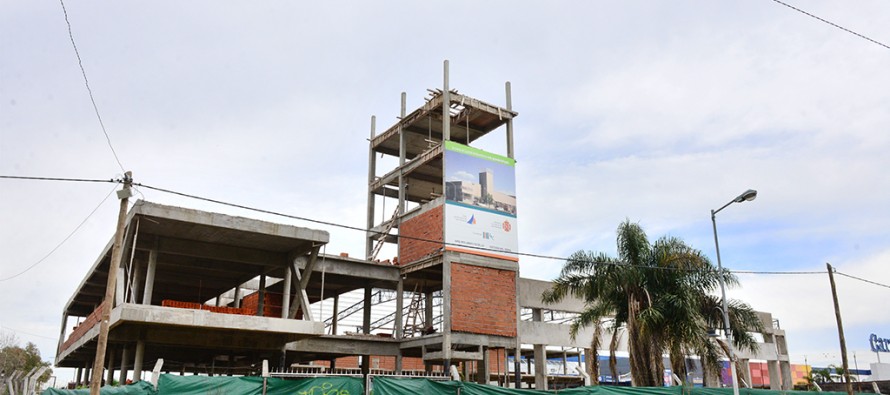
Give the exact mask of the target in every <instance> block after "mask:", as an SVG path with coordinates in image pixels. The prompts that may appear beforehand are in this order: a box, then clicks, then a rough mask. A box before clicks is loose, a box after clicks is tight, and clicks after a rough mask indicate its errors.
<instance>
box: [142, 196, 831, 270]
mask: <svg viewBox="0 0 890 395" xmlns="http://www.w3.org/2000/svg"><path fill="white" fill-rule="evenodd" d="M133 185H134V186H140V187H143V188H146V189H151V190H155V191H158V192H164V193H169V194H173V195H177V196H181V197H187V198H190V199H196V200H201V201H205V202H210V203H216V204H221V205H224V206H229V207H235V208H240V209H244V210H249V211H254V212H258V213H263V214H270V215H275V216H280V217H284V218H290V219H295V220H299V221H306V222H311V223H315V224H320V225H327V226H333V227H337V228H343V229H349V230H355V231H360V232H365V233H374V234H377V235H381V236H382V235H383V233H382V232H378V231H374V230H371V229H365V228H361V227H358V226H350V225H344V224H338V223H335V222H329V221H321V220H317V219H312V218H306V217H300V216H296V215H290V214H284V213H280V212H277V211H272V210H265V209H260V208H255V207H250V206H245V205H242V204H237V203H229V202H225V201H222V200H217V199H211V198H205V197H202V196H197V195H192V194H188V193H184V192H177V191H173V190H169V189H164V188H159V187H155V186H151V185H147V184H140V183H133ZM391 236H394V237H396V238H398V239H407V240H415V241H421V242H427V243H435V244H441V245H443V246H460V245H459V244H455V243H448V242H445V241H443V240H431V239H424V238H421V237H414V236H406V235H391ZM474 248H476V249H479V250H483V251H492V252H500V253H503V252H504V251H501V250H497V249H493V248H484V247H474ZM511 254H514V255H517V256H525V257H531V258H541V259H550V260H558V261H566V260H568V259H569V258H566V257H560V256H554V255H543V254H534V253H528V252H518V251H517V252H511ZM592 263H595V264H603V265H616V266H617V265H624V264H622V263H615V262H592ZM644 267H646V268H649V269H656V270H683V271H697V269H684V268H676V267H662V266H644ZM729 272H730V273H733V274H783V275H796V274H825V273H827V271H801V272H793V271H788V272H780V271H729Z"/></svg>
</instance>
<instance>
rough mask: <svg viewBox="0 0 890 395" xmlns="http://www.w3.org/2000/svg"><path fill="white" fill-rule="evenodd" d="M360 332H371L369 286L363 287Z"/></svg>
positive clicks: (367, 333)
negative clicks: (363, 295)
mask: <svg viewBox="0 0 890 395" xmlns="http://www.w3.org/2000/svg"><path fill="white" fill-rule="evenodd" d="M362 333H364V334H366V335H369V334H371V287H365V301H364V306H363V308H362Z"/></svg>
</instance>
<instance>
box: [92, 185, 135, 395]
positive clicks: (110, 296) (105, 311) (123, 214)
mask: <svg viewBox="0 0 890 395" xmlns="http://www.w3.org/2000/svg"><path fill="white" fill-rule="evenodd" d="M132 184H133V173H132V172H129V171H128V172H126V173H124V187H123V189H121V190H120V191H118V193H117V196H118V198H120V200H121V202H120V209H119V211H118V216H117V229H116V230H115V233H114V245H113V247H112V249H111V261H110V262H109V263H108V279H107V280H108V281H107V282H106V284H105V298H104V301H105V302H104V305H102V314H101V318H100V324H99V337H98V340H97V341H96V358H95V360H94V361H93V371H94V373H93V379H92V380H91V381H90V395H99V387H100V384H101V378H102V369H103V368H104V366H105V350H106V348H107V347H108V329H109V320H110V317H111V307H112V306H111V305H112V303H114V287H115V285H116V284H117V278H116V277H117V270H115V269H116V268H117V266H118V265H120V262H121V256H122V253H123V252H122V251H121V250H122V248H121V246H122V245H123V239H124V225H125V223H126V219H127V204H128V203H129V197H130V195H131V194H132V192H131V191H130V187H131V186H132ZM96 372H98V374H96Z"/></svg>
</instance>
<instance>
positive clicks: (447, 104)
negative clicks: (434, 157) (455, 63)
mask: <svg viewBox="0 0 890 395" xmlns="http://www.w3.org/2000/svg"><path fill="white" fill-rule="evenodd" d="M442 85H443V87H442V142H443V143H444V142H446V141H450V140H451V91H450V90H449V89H450V88H449V87H448V61H447V60H446V61H445V75H444V78H443V84H442Z"/></svg>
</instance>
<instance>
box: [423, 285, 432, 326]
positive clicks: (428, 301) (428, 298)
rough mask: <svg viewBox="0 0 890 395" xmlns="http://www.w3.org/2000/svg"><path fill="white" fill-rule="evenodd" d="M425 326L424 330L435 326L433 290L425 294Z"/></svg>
mask: <svg viewBox="0 0 890 395" xmlns="http://www.w3.org/2000/svg"><path fill="white" fill-rule="evenodd" d="M423 326H424V328H423V329H424V330H426V329H427V328H431V327H432V326H433V292H432V291H430V292H425V293H424V294H423Z"/></svg>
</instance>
